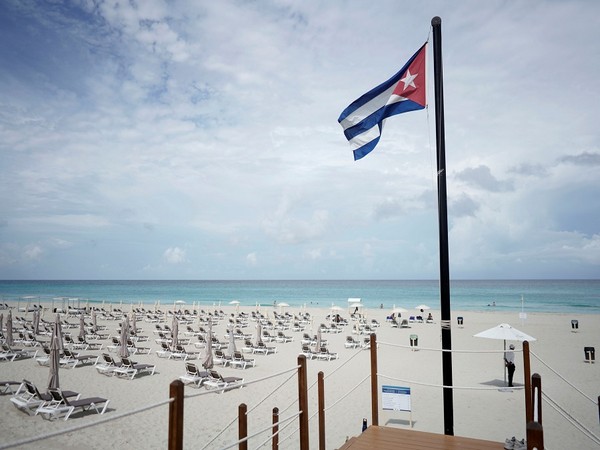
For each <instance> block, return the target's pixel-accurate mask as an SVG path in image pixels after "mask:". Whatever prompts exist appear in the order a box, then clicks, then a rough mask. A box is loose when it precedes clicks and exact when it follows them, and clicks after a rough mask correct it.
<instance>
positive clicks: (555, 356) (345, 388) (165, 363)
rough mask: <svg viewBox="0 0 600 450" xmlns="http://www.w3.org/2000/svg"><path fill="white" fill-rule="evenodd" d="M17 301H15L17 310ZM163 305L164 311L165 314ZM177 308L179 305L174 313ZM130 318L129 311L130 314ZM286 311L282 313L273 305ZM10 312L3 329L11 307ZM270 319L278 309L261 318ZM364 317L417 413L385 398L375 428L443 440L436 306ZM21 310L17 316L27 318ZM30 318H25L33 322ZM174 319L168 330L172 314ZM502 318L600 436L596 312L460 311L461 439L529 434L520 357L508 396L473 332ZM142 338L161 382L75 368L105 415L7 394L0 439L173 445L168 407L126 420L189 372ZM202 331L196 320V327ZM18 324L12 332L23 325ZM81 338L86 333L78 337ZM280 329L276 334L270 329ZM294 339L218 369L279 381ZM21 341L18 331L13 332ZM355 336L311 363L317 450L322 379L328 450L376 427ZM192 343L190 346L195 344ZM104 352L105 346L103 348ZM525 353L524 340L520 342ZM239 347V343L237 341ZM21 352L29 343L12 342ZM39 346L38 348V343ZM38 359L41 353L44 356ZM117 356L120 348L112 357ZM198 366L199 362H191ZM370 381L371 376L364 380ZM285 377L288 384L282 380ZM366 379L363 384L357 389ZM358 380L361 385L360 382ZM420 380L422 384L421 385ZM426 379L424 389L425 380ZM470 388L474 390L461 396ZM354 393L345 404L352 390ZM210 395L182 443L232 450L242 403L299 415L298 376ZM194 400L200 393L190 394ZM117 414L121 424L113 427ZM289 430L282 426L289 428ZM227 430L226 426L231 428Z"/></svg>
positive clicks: (44, 377) (148, 330) (571, 437)
mask: <svg viewBox="0 0 600 450" xmlns="http://www.w3.org/2000/svg"><path fill="white" fill-rule="evenodd" d="M12 306H16V305H12ZM167 309H169V308H167V307H165V308H163V310H164V311H166V310H167ZM171 309H172V308H171ZM220 309H222V310H223V311H224V312H225V314H226V316H227V317H226V318H225V319H222V320H220V322H219V324H218V325H217V326H215V327H214V328H213V332H214V333H215V335H216V336H217V337H218V338H219V340H221V341H225V338H224V335H225V333H226V324H227V318H228V317H229V314H231V313H233V312H235V311H236V309H235V308H234V307H233V306H229V305H228V306H227V307H223V308H220ZM253 310H255V308H254V307H244V306H241V307H239V311H240V312H246V313H248V314H250V313H251V311H253ZM127 311H128V308H127ZM277 311H279V309H278V310H277ZM286 311H288V312H289V313H291V314H298V313H299V312H300V308H297V307H289V308H286ZM306 311H307V312H308V313H310V315H311V316H312V317H313V323H312V329H311V325H308V326H307V328H306V329H305V332H307V333H309V334H311V335H313V334H315V333H316V330H317V327H318V326H319V325H320V324H321V323H326V320H325V317H326V316H327V315H328V314H329V311H328V310H327V309H316V308H314V309H313V308H308V309H307V310H306ZM0 312H2V313H3V314H4V325H6V315H7V312H8V311H7V310H6V309H5V310H2V311H0ZM261 312H262V313H263V314H266V313H269V314H270V316H271V317H272V313H273V308H269V309H268V310H266V309H264V308H263V310H262V311H261ZM365 312H366V315H367V320H368V321H370V320H371V319H376V320H377V321H378V322H379V323H380V325H381V326H380V327H379V328H377V329H376V334H377V340H378V342H379V348H378V372H379V386H380V392H381V385H383V384H386V385H394V386H405V387H410V388H411V408H412V413H410V414H409V413H408V412H396V411H383V410H381V399H380V402H379V405H380V412H379V424H380V425H385V426H393V427H403V428H408V427H410V425H409V419H410V418H412V421H413V425H412V427H413V429H414V430H420V431H429V432H434V433H443V428H444V427H443V403H442V389H441V388H439V387H437V386H427V384H430V385H441V384H442V375H441V374H442V368H441V364H442V363H441V359H442V358H441V353H440V352H439V351H431V350H428V349H440V348H441V339H440V323H439V319H440V314H439V311H436V310H432V311H431V312H432V313H433V317H434V323H433V324H430V323H410V328H392V327H391V326H390V324H389V323H388V322H386V316H388V315H389V314H390V311H389V310H384V309H381V310H379V309H376V310H366V311H365ZM417 313H418V311H414V313H413V312H412V311H410V312H408V313H403V314H402V318H408V316H410V315H416V314H417ZM340 314H341V316H342V317H343V318H345V319H350V314H349V312H348V311H342V312H341V313H340ZM24 315H25V314H24V313H21V312H18V311H17V310H16V308H13V316H24ZM458 316H462V317H463V318H464V326H463V327H460V328H459V327H458V326H457V320H456V317H458ZM31 317H32V313H28V314H27V316H26V318H27V319H31ZM64 318H65V319H67V320H69V321H70V322H73V323H78V322H79V319H78V317H76V316H73V317H64ZM44 319H45V320H49V321H51V320H54V314H52V313H50V312H49V311H46V312H45V313H44ZM571 319H577V320H578V321H579V328H578V330H577V332H572V329H571ZM165 323H166V324H168V325H170V324H171V319H170V318H169V319H167V321H166V322H165ZM500 323H509V324H511V325H512V326H513V327H515V328H517V329H519V330H521V331H523V332H525V333H527V334H529V335H531V336H533V337H535V338H536V339H537V340H536V341H534V342H532V343H531V346H530V347H531V351H532V352H533V353H535V355H537V357H539V359H541V360H542V361H543V362H544V363H546V364H547V365H549V366H550V367H551V368H552V369H553V370H554V371H556V372H558V373H559V374H560V375H561V376H562V377H564V378H565V379H567V380H568V381H569V382H571V383H572V384H573V385H575V386H576V387H577V388H578V389H579V390H581V391H582V392H583V393H584V394H586V395H587V397H588V398H586V397H585V396H584V395H582V394H581V393H579V392H577V391H576V390H575V389H573V388H571V387H570V386H569V385H568V384H567V383H565V382H564V381H563V380H562V379H561V378H559V376H557V375H556V374H555V373H554V372H553V371H552V370H550V369H549V368H548V367H546V366H545V365H544V364H543V363H542V362H540V360H539V359H538V358H536V357H535V356H532V358H531V370H532V373H534V372H537V373H539V374H541V376H542V389H543V391H544V392H545V393H546V394H547V395H549V396H550V397H551V398H552V399H553V400H555V401H556V402H557V403H559V404H560V405H561V406H562V407H564V408H565V409H566V410H567V411H568V413H569V414H570V415H571V416H572V417H574V418H576V419H577V420H578V421H580V422H581V423H582V424H583V425H584V426H585V427H587V428H588V429H589V430H591V431H592V432H593V433H595V434H596V436H599V435H600V426H599V422H598V419H599V418H598V405H597V404H596V403H595V401H596V399H597V398H598V395H599V394H600V384H599V383H598V381H599V380H600V363H595V364H590V363H586V362H584V350H583V349H584V347H586V346H593V347H595V348H596V349H597V350H600V333H598V330H600V316H598V315H582V314H574V315H564V314H541V313H540V314H535V313H530V314H529V315H528V317H527V319H526V320H525V321H524V322H523V323H522V321H521V320H520V319H519V316H518V313H499V312H497V311H494V310H493V309H490V311H486V312H470V311H466V312H453V320H452V347H453V349H454V350H468V351H470V353H458V352H456V353H454V354H453V383H454V385H455V386H456V387H457V388H456V389H455V390H454V433H455V434H456V435H460V436H468V437H474V438H480V439H486V440H491V441H497V442H502V443H503V442H504V440H505V439H506V438H510V437H512V436H515V437H516V438H517V439H521V438H524V437H525V411H524V394H523V391H522V390H521V389H518V388H519V387H521V386H522V385H523V361H522V354H521V353H517V354H516V366H517V369H516V373H515V387H516V388H515V389H513V390H508V389H502V387H503V386H504V381H503V380H504V366H503V355H502V353H479V351H499V350H502V349H503V342H502V341H499V340H492V339H482V338H476V337H473V335H474V334H476V333H478V332H481V331H483V330H486V329H488V328H491V327H494V326H496V325H498V324H500ZM98 324H99V325H106V326H107V333H110V334H111V335H114V336H117V332H116V328H117V327H118V322H117V321H112V320H103V319H101V318H100V315H98ZM137 326H138V328H142V330H143V331H142V332H141V333H139V334H143V335H147V336H149V337H150V340H149V341H148V342H142V343H139V346H144V347H151V348H152V352H151V354H149V355H135V356H134V357H133V359H134V360H135V361H137V362H139V363H151V364H155V365H156V373H155V374H154V375H140V376H137V377H136V378H134V379H133V380H126V379H122V378H118V377H116V376H112V377H109V376H104V375H102V374H99V373H98V371H97V370H96V368H95V367H94V366H93V365H91V364H90V365H84V366H81V367H75V368H73V369H64V368H62V369H61V370H60V386H61V388H63V389H68V390H73V391H77V392H80V393H81V394H82V397H94V396H99V397H104V398H107V399H109V400H110V404H109V407H108V410H107V412H106V413H105V414H104V415H102V416H100V415H97V414H95V413H94V412H86V413H78V412H76V413H74V414H73V415H72V416H71V418H70V419H69V420H68V421H63V420H62V419H61V420H57V421H52V422H51V421H48V420H44V419H43V418H41V417H40V416H29V415H28V414H26V413H25V412H23V411H21V410H18V409H17V408H16V407H14V406H13V404H12V403H11V401H10V395H2V396H0V413H1V415H2V424H3V426H2V434H1V436H2V439H1V442H0V444H2V445H8V444H11V443H14V442H18V441H21V440H23V439H27V438H30V437H34V436H38V435H44V434H47V433H52V432H55V431H57V430H67V429H69V430H71V431H69V432H67V433H66V434H62V435H60V436H56V437H51V438H48V439H45V440H43V441H37V442H34V443H27V444H25V445H22V446H20V447H19V448H36V447H38V446H43V447H44V448H51V449H79V448H98V449H100V448H102V449H106V448H127V447H129V448H157V449H159V448H166V447H167V435H168V428H167V427H168V405H166V404H163V405H161V406H157V407H155V408H152V409H148V410H146V411H143V412H139V413H137V414H133V415H127V413H129V412H131V411H136V410H139V409H142V408H144V407H147V406H152V405H156V404H158V403H160V402H162V401H165V400H167V399H168V397H169V384H170V383H171V382H172V381H173V380H175V379H177V378H178V377H179V376H180V375H183V374H184V373H185V367H184V362H182V361H178V360H172V359H165V358H159V357H158V356H157V355H156V352H155V351H156V350H158V349H159V347H160V346H159V345H158V344H156V343H155V341H154V339H155V338H156V336H155V334H154V333H153V330H154V328H155V324H154V323H149V322H146V321H138V322H137ZM191 326H192V327H193V328H194V329H198V326H199V324H198V322H197V321H196V322H195V323H193V324H192V325H191ZM15 328H16V327H15ZM185 329H186V327H185V325H181V326H180V327H179V336H180V337H184V331H185ZM70 331H71V332H72V333H73V335H74V336H76V335H77V334H78V332H79V330H78V328H74V329H72V330H70ZM243 332H244V333H249V334H252V340H253V341H254V336H255V334H256V330H255V323H254V322H252V321H250V322H249V325H248V327H246V328H243ZM270 333H271V334H276V333H277V332H276V331H272V330H271V331H270ZM285 334H286V335H290V336H292V337H293V342H288V343H278V342H273V343H267V345H272V346H275V347H276V348H277V353H275V354H272V355H261V354H249V353H246V354H245V356H246V357H248V358H254V359H255V360H256V365H255V367H247V368H246V369H240V368H232V367H222V366H218V365H217V366H215V368H216V369H217V370H218V371H219V372H220V373H221V374H223V375H224V376H239V377H243V378H244V379H245V381H253V380H257V379H260V378H264V377H267V376H269V375H271V374H276V373H281V372H283V371H286V370H287V369H293V368H294V367H295V366H296V365H297V358H298V355H299V353H300V350H301V344H300V341H301V339H302V335H303V332H300V331H292V330H286V331H285ZM411 334H416V335H418V347H420V349H419V350H418V351H412V350H411V349H410V348H404V347H402V346H408V345H409V341H410V339H409V336H410V335H411ZM15 336H16V335H15ZM347 336H354V337H355V338H356V339H359V340H361V341H362V340H363V339H364V338H365V337H366V336H365V335H353V334H352V322H350V324H349V325H348V326H346V327H344V329H343V331H342V332H341V333H338V334H330V333H324V334H323V335H322V337H323V339H327V340H328V344H327V347H328V348H329V349H330V351H332V352H337V353H338V355H339V358H338V359H334V360H331V361H324V360H309V361H308V385H309V387H310V390H309V398H310V405H309V406H310V408H309V415H310V416H311V417H312V418H311V420H310V439H311V444H310V446H311V448H317V447H318V428H317V427H318V421H317V416H316V415H315V413H316V411H317V386H316V381H317V374H318V372H319V371H323V373H324V374H325V377H326V378H325V405H326V408H327V413H326V414H327V415H326V436H327V448H332V449H333V448H337V447H339V446H341V445H342V444H343V443H344V441H345V440H346V438H347V437H351V436H355V435H357V434H359V433H360V432H361V426H362V420H363V417H364V418H367V419H368V423H369V425H370V424H371V398H370V384H369V383H370V382H369V379H368V375H369V370H370V359H369V358H370V352H369V351H366V350H362V349H349V348H345V346H344V342H345V340H346V338H347ZM39 339H40V340H46V341H48V340H49V338H48V337H47V336H39ZM194 341H195V338H194V339H193V340H192V343H193V342H194ZM101 342H103V343H104V347H106V345H107V344H108V343H110V342H109V341H108V340H105V341H101ZM514 343H515V344H516V347H517V350H519V349H520V348H521V344H520V343H518V342H514ZM236 344H237V346H238V349H239V348H240V347H241V346H242V344H243V341H239V340H238V341H236ZM15 347H22V345H19V344H15ZM185 347H186V348H187V349H189V350H194V351H199V352H202V351H203V350H201V349H200V350H199V349H196V348H195V347H194V346H193V345H192V344H188V345H186V346H185ZM38 348H39V347H38ZM105 351H106V349H103V350H84V351H82V352H81V353H82V354H94V355H99V354H100V353H102V352H105ZM40 354H41V351H40ZM111 354H112V355H115V356H116V353H114V352H113V353H111ZM192 362H195V363H196V364H197V365H198V366H200V365H201V361H200V360H195V361H192ZM48 374H49V369H48V367H45V366H41V365H39V364H38V363H37V362H36V361H35V360H34V359H31V358H26V359H16V360H15V361H13V362H6V361H0V381H10V380H15V381H21V380H22V379H23V378H25V379H28V380H30V381H32V382H33V383H35V384H36V385H37V387H38V388H39V389H40V390H42V391H43V390H45V388H46V386H47V383H48ZM365 378H366V379H365ZM286 380H287V381H286ZM361 380H364V381H362V383H361ZM359 383H360V384H359ZM417 383H419V384H417ZM421 383H422V384H421ZM461 388H466V389H461ZM351 390H352V392H351V393H350V395H348V396H346V397H345V398H342V397H344V396H345V395H346V394H347V393H348V392H350V391H351ZM205 391H206V390H205V388H193V387H190V386H186V387H185V393H186V395H189V396H190V398H186V400H185V409H184V420H185V425H184V428H185V434H184V448H196V449H201V448H210V449H214V448H224V447H227V446H228V445H229V444H232V443H234V442H235V441H236V440H237V420H236V417H237V414H238V406H239V405H240V404H241V403H245V404H246V405H247V406H248V410H249V413H248V427H249V433H250V434H252V433H254V432H256V431H258V430H260V429H263V428H267V427H269V426H270V424H271V422H272V409H273V407H278V408H279V410H280V418H281V419H285V418H287V417H290V416H293V415H294V414H296V413H297V412H298V404H297V395H298V385H297V377H296V376H295V375H294V374H293V373H292V372H286V373H285V374H283V375H280V376H277V377H273V378H269V379H267V380H265V381H262V382H258V383H253V384H250V385H248V386H245V387H244V388H242V389H234V390H231V391H228V392H225V393H222V394H217V393H210V394H208V395H196V394H199V393H203V392H205ZM194 395H196V396H194ZM111 418H117V419H116V420H109V419H111ZM99 420H100V421H103V423H101V424H99V425H94V426H91V427H86V428H84V429H82V430H77V431H73V430H72V428H73V427H79V426H82V425H88V424H93V423H95V422H97V421H99ZM543 425H544V439H545V446H546V448H548V449H565V448H577V449H587V448H589V449H593V448H598V446H597V445H596V444H595V443H594V442H593V441H592V440H590V439H588V438H587V437H586V436H584V435H583V434H582V433H581V432H579V431H578V430H577V429H576V428H575V427H574V426H573V425H571V424H570V423H569V422H567V421H566V420H565V419H564V418H563V417H562V416H561V415H559V414H558V413H557V412H556V411H555V410H554V409H552V408H551V407H550V406H549V405H548V404H547V403H546V402H544V403H543ZM282 428H283V427H282ZM297 428H298V420H297V419H294V420H293V421H292V422H291V424H290V425H289V426H287V427H285V429H283V431H281V434H280V448H282V449H286V448H289V449H292V448H298V433H297V431H296V430H297ZM224 429H225V431H222V430H224ZM263 443H264V444H265V445H264V446H263V447H262V448H270V445H271V443H270V439H269V435H268V433H262V434H260V435H258V436H257V437H254V438H252V439H251V440H250V443H249V448H258V447H259V446H260V445H261V444H263Z"/></svg>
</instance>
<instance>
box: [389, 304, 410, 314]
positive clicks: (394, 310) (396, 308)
mask: <svg viewBox="0 0 600 450" xmlns="http://www.w3.org/2000/svg"><path fill="white" fill-rule="evenodd" d="M405 312H408V310H406V309H404V308H401V307H399V306H396V305H394V307H393V308H392V313H395V314H402V313H405Z"/></svg>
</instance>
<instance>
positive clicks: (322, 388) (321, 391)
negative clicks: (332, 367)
mask: <svg viewBox="0 0 600 450" xmlns="http://www.w3.org/2000/svg"><path fill="white" fill-rule="evenodd" d="M317 380H318V383H319V384H318V386H317V387H318V389H317V390H318V393H319V450H326V446H325V374H324V373H323V372H322V371H321V372H319V373H318V374H317Z"/></svg>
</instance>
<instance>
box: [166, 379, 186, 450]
mask: <svg viewBox="0 0 600 450" xmlns="http://www.w3.org/2000/svg"><path fill="white" fill-rule="evenodd" d="M169 397H170V398H172V399H173V401H172V402H171V403H169V450H183V383H182V382H181V381H180V380H175V381H173V382H171V384H170V385H169Z"/></svg>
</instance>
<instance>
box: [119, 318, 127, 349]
mask: <svg viewBox="0 0 600 450" xmlns="http://www.w3.org/2000/svg"><path fill="white" fill-rule="evenodd" d="M128 336H129V316H127V315H125V320H124V321H123V323H122V324H121V341H120V344H121V346H120V347H119V356H120V357H121V358H127V357H128V356H129V349H128V348H127V337H128Z"/></svg>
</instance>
